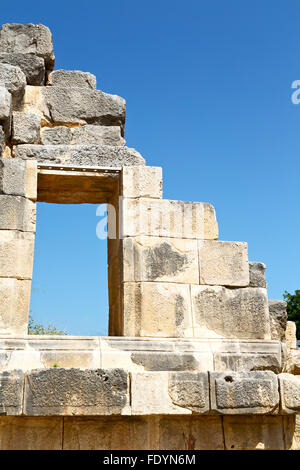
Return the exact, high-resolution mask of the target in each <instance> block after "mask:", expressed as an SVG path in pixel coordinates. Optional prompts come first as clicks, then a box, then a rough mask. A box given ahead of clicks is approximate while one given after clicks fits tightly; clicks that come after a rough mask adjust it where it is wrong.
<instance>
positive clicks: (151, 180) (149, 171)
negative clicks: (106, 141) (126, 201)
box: [121, 166, 162, 199]
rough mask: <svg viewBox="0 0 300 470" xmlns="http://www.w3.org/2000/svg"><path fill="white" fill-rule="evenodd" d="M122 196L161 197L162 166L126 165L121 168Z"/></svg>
mask: <svg viewBox="0 0 300 470" xmlns="http://www.w3.org/2000/svg"><path fill="white" fill-rule="evenodd" d="M121 195H122V196H123V197H133V198H136V197H148V198H149V197H150V198H157V199H161V198H162V168H160V167H155V166H144V167H136V166H132V167H129V166H127V167H126V168H125V167H124V168H123V170H122V181H121Z"/></svg>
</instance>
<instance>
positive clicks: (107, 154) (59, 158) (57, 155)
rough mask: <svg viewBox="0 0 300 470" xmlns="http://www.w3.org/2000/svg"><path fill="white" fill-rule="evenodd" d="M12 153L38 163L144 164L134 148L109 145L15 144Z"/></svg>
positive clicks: (108, 165) (105, 165) (117, 165)
mask: <svg viewBox="0 0 300 470" xmlns="http://www.w3.org/2000/svg"><path fill="white" fill-rule="evenodd" d="M13 153H14V157H15V158H23V159H25V160H26V159H34V160H37V161H38V162H39V163H61V164H64V165H68V164H70V165H78V166H81V165H82V166H104V167H122V166H126V165H144V164H145V160H144V159H143V157H142V156H141V155H140V154H139V153H138V152H136V151H135V150H134V149H130V148H128V147H113V146H109V145H17V146H15V147H14V150H13Z"/></svg>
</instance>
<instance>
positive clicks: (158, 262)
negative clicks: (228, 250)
mask: <svg viewBox="0 0 300 470" xmlns="http://www.w3.org/2000/svg"><path fill="white" fill-rule="evenodd" d="M122 245H123V258H122V259H123V273H122V280H123V281H156V282H158V281H160V282H162V281H164V282H180V283H184V284H198V283H199V267H198V253H197V240H189V239H180V238H179V239H178V238H164V237H134V238H125V239H124V240H122Z"/></svg>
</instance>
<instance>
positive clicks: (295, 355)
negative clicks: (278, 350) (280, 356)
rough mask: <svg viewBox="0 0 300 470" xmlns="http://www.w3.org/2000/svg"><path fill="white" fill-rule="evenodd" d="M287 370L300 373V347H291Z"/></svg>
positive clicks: (296, 373)
mask: <svg viewBox="0 0 300 470" xmlns="http://www.w3.org/2000/svg"><path fill="white" fill-rule="evenodd" d="M285 372H288V373H290V374H295V375H300V349H290V350H289V351H288V355H287V363H286V367H285Z"/></svg>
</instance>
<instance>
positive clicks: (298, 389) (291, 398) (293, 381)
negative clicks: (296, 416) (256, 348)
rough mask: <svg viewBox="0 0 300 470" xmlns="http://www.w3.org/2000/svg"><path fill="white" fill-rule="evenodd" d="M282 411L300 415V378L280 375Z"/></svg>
mask: <svg viewBox="0 0 300 470" xmlns="http://www.w3.org/2000/svg"><path fill="white" fill-rule="evenodd" d="M278 379H279V384H280V396H281V410H282V412H283V413H287V414H288V413H300V377H299V376H297V375H296V376H295V375H292V374H279V376H278Z"/></svg>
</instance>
